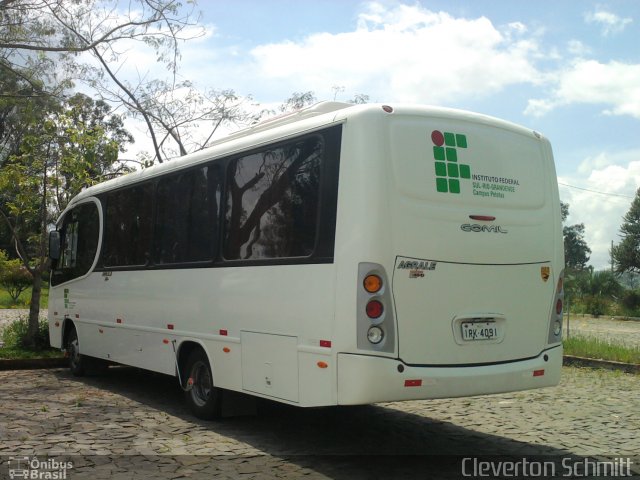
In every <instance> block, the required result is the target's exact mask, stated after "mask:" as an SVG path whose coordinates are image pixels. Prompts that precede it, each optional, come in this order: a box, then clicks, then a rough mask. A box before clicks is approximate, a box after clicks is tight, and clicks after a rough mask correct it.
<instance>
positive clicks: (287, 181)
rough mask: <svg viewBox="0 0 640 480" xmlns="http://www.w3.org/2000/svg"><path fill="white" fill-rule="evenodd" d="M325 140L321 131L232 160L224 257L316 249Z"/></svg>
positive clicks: (279, 254)
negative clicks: (320, 134) (317, 133)
mask: <svg viewBox="0 0 640 480" xmlns="http://www.w3.org/2000/svg"><path fill="white" fill-rule="evenodd" d="M323 156H324V141H323V138H322V137H320V136H319V135H313V136H309V137H307V138H303V139H301V140H298V141H295V142H291V143H288V144H284V145H281V146H276V147H272V148H270V149H269V150H266V151H261V152H257V153H253V154H250V155H247V156H244V157H241V158H239V159H237V160H235V161H233V162H231V163H230V165H229V167H228V179H227V195H226V197H227V199H226V206H225V208H226V212H225V234H224V257H225V258H226V259H227V260H238V259H243V260H262V259H269V258H283V257H308V256H310V255H311V254H313V252H314V248H315V242H316V233H317V223H318V210H319V201H320V172H321V166H322V165H321V164H322V161H323Z"/></svg>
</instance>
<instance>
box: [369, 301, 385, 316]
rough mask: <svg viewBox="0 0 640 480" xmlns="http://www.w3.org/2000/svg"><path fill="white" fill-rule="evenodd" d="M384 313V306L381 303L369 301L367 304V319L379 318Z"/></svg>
mask: <svg viewBox="0 0 640 480" xmlns="http://www.w3.org/2000/svg"><path fill="white" fill-rule="evenodd" d="M382 312H384V306H383V305H382V302H380V301H378V300H371V301H370V302H369V303H367V317H369V318H379V317H380V315H382Z"/></svg>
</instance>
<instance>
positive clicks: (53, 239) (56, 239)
mask: <svg viewBox="0 0 640 480" xmlns="http://www.w3.org/2000/svg"><path fill="white" fill-rule="evenodd" d="M49 258H50V259H51V260H59V259H60V232H58V231H57V230H53V231H51V232H49Z"/></svg>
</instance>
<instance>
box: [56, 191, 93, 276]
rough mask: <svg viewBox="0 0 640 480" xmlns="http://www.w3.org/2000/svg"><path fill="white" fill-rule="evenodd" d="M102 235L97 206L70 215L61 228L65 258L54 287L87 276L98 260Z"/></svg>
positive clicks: (86, 206)
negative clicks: (99, 241) (100, 233)
mask: <svg viewBox="0 0 640 480" xmlns="http://www.w3.org/2000/svg"><path fill="white" fill-rule="evenodd" d="M99 231H100V225H99V217H98V209H97V207H96V205H95V203H93V202H88V203H83V204H80V205H78V206H77V207H75V208H73V210H70V211H69V212H67V214H66V215H65V216H64V219H63V221H62V228H61V256H60V260H59V261H58V262H57V265H56V267H55V269H54V270H53V272H52V275H51V284H52V285H54V286H55V285H58V284H60V283H62V282H67V281H69V280H73V279H74V278H78V277H81V276H83V275H85V274H86V273H87V272H88V271H89V269H90V268H91V266H92V265H93V261H94V259H95V256H96V251H97V249H98V235H99Z"/></svg>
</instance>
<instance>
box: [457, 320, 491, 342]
mask: <svg viewBox="0 0 640 480" xmlns="http://www.w3.org/2000/svg"><path fill="white" fill-rule="evenodd" d="M496 338H498V324H497V323H496V322H462V339H463V340H465V341H482V340H495V339H496Z"/></svg>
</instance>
